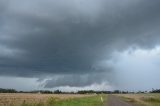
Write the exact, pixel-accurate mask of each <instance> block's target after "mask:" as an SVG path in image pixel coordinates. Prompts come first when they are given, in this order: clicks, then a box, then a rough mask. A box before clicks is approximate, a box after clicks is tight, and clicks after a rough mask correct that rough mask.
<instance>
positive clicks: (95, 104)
mask: <svg viewBox="0 0 160 106" xmlns="http://www.w3.org/2000/svg"><path fill="white" fill-rule="evenodd" d="M101 97H103V98H104V100H106V99H105V98H106V97H105V96H104V95H103V96H102V95H79V94H0V106H102V105H104V103H106V101H103V102H102V101H101Z"/></svg>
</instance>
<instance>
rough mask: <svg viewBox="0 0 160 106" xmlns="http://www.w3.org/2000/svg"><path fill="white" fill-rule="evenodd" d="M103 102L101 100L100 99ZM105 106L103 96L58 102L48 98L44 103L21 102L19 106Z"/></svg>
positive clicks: (56, 99) (104, 97) (53, 98)
mask: <svg viewBox="0 0 160 106" xmlns="http://www.w3.org/2000/svg"><path fill="white" fill-rule="evenodd" d="M101 97H102V98H103V100H102V98H101ZM105 104H106V96H105V95H96V96H90V97H81V98H72V99H66V100H60V99H58V98H55V97H50V98H49V99H48V100H47V102H46V103H44V102H38V103H36V102H35V103H33V102H32V103H26V102H23V103H22V105H21V106H104V105H105Z"/></svg>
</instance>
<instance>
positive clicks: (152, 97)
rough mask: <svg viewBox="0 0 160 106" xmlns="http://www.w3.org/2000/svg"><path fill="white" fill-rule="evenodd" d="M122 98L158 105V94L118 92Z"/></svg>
mask: <svg viewBox="0 0 160 106" xmlns="http://www.w3.org/2000/svg"><path fill="white" fill-rule="evenodd" d="M118 96H120V97H121V98H122V99H123V100H125V101H127V102H131V103H134V104H140V105H144V106H160V94H118Z"/></svg>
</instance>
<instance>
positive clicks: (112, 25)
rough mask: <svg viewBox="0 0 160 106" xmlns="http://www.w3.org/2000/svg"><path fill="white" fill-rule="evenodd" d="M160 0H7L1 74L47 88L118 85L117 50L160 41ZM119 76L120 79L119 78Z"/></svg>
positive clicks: (1, 22) (0, 4) (2, 4)
mask: <svg viewBox="0 0 160 106" xmlns="http://www.w3.org/2000/svg"><path fill="white" fill-rule="evenodd" d="M159 5H160V1H159V0H155V1H150V0H134V1H133V0H121V1H118V0H87V1H86V0H67V1H66V0H58V1H57V0H45V1H43V0H34V1H32V0H27V1H24V0H14V1H12V0H1V1H0V13H1V14H0V75H1V76H11V77H25V78H38V79H39V81H41V80H45V79H47V78H49V80H46V81H45V85H44V87H45V88H54V87H59V86H71V87H84V86H88V85H92V84H95V83H97V84H101V83H104V82H109V84H111V85H110V86H113V85H114V84H116V83H119V82H118V81H117V76H116V74H117V73H121V72H120V71H119V72H118V71H116V74H115V71H114V69H115V67H114V66H110V65H109V63H108V62H109V61H110V60H112V59H113V58H114V57H113V53H114V52H115V51H118V52H123V51H125V50H128V49H129V48H133V50H135V49H136V48H142V49H147V50H150V49H153V48H155V47H156V46H158V45H159V43H160V36H159V34H160V13H159V10H160V6H159ZM115 77H116V78H115Z"/></svg>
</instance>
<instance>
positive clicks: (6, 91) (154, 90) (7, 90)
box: [0, 88, 160, 94]
mask: <svg viewBox="0 0 160 106" xmlns="http://www.w3.org/2000/svg"><path fill="white" fill-rule="evenodd" d="M0 93H40V94H128V93H160V89H152V90H151V91H138V92H130V91H121V90H114V91H94V90H80V91H77V92H63V91H60V90H55V91H50V90H34V91H17V90H15V89H3V88H0Z"/></svg>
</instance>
